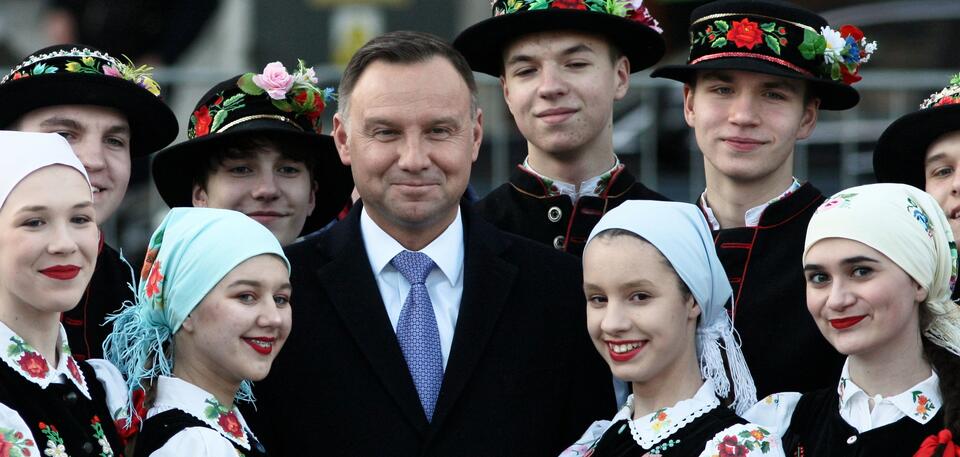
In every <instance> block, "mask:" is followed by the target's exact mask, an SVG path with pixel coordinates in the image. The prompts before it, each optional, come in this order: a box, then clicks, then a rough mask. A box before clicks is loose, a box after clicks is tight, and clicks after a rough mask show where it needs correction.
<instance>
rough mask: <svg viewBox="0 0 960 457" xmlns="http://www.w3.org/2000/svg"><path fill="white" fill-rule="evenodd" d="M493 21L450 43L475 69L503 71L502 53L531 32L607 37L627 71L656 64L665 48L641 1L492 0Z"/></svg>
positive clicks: (659, 32)
mask: <svg viewBox="0 0 960 457" xmlns="http://www.w3.org/2000/svg"><path fill="white" fill-rule="evenodd" d="M492 7H493V17H491V18H489V19H486V20H484V21H482V22H479V23H477V24H474V25H472V26H470V27H469V28H467V29H466V30H464V31H463V32H461V33H460V35H459V36H457V38H456V39H455V40H454V41H453V47H455V48H456V49H457V50H458V51H460V53H462V54H463V56H464V57H466V58H467V62H469V63H470V67H471V68H472V69H473V70H474V71H478V72H480V73H486V74H488V75H492V76H500V75H501V74H502V73H503V51H504V49H506V47H507V46H509V45H510V44H511V43H513V42H514V41H515V40H516V39H517V38H520V37H522V36H524V35H529V34H531V33H538V32H548V31H554V30H573V31H579V32H585V33H590V34H595V35H599V36H603V37H606V38H607V39H608V40H609V42H610V43H611V44H612V45H614V46H616V48H617V49H618V50H619V51H620V52H621V53H622V54H623V55H624V56H626V57H627V59H629V61H630V71H631V72H636V71H640V70H643V69H644V68H648V67H650V66H652V65H654V64H656V63H657V62H658V61H659V60H660V58H661V57H663V53H664V49H665V45H664V41H663V37H661V36H660V34H661V33H662V32H663V30H661V29H660V25H659V23H657V20H656V19H655V18H654V17H653V15H651V14H650V11H649V10H648V9H647V7H646V6H644V4H643V0H493V2H492Z"/></svg>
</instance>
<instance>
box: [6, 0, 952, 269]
mask: <svg viewBox="0 0 960 457" xmlns="http://www.w3.org/2000/svg"><path fill="white" fill-rule="evenodd" d="M644 3H645V4H646V5H647V7H648V8H649V9H650V10H651V12H652V13H653V15H654V16H655V17H656V18H657V19H658V20H659V21H660V25H661V26H662V27H663V29H664V37H665V39H666V41H667V56H666V57H665V58H664V60H663V61H662V62H661V63H662V64H666V63H681V62H683V61H685V60H686V55H687V51H688V37H687V25H688V21H689V15H690V12H691V11H692V10H693V9H694V8H696V7H697V6H699V5H701V4H703V3H705V2H704V1H691V0H647V1H645V2H644ZM795 3H798V4H800V5H803V6H805V7H807V8H810V9H812V10H814V11H817V12H819V13H821V14H822V15H823V16H825V17H826V18H827V20H828V22H829V23H830V24H831V25H833V26H834V28H838V27H839V26H840V25H843V24H853V25H857V26H859V27H860V28H861V29H862V30H863V31H864V33H865V35H866V36H867V38H868V40H876V41H877V43H878V45H879V46H878V50H877V52H876V54H874V56H873V57H872V58H871V60H870V62H869V63H868V64H866V65H864V67H863V68H862V71H861V73H860V74H861V75H862V76H863V80H862V81H860V82H859V83H857V84H856V85H855V87H856V88H857V89H859V90H860V93H861V95H862V100H861V102H860V104H859V105H858V106H857V107H856V108H854V109H852V110H848V111H843V112H830V111H821V113H820V120H819V122H818V125H817V128H816V131H815V132H814V134H813V136H812V137H811V138H810V139H808V140H806V141H804V142H801V143H800V145H799V147H798V150H797V153H796V155H795V160H796V176H797V177H799V178H801V179H802V180H803V179H806V180H810V181H812V182H813V183H814V184H815V185H816V186H817V187H819V188H820V190H821V191H823V192H824V193H825V194H827V195H829V194H830V193H833V192H835V191H837V190H839V189H842V188H845V187H849V186H853V185H857V184H861V183H867V182H872V181H873V172H872V150H873V146H874V143H875V141H876V139H877V137H879V136H880V133H881V132H882V131H883V129H884V128H886V126H887V125H889V123H890V122H892V121H893V120H894V119H896V118H897V117H899V116H901V115H903V114H905V113H907V112H910V111H914V110H916V109H917V108H918V106H919V104H920V102H921V101H923V99H925V98H926V97H927V96H928V95H929V94H930V93H931V92H934V91H936V90H939V89H941V88H942V87H944V86H946V85H947V82H948V81H949V78H950V76H951V75H952V74H955V73H957V72H958V71H960V58H958V51H957V49H955V48H954V44H956V43H958V42H960V1H958V0H872V1H871V0H857V1H846V0H799V1H796V2H795ZM489 16H490V2H489V0H445V1H442V0H273V1H265V0H0V70H2V71H3V74H6V73H7V71H8V69H9V68H10V67H11V66H13V65H16V64H17V63H19V61H20V59H22V58H23V57H25V56H27V55H28V54H29V53H31V52H33V51H35V50H38V49H40V48H42V47H44V46H47V45H49V44H55V43H63V42H76V43H84V44H89V45H92V46H96V47H99V48H101V49H104V50H106V51H107V52H108V53H110V54H111V55H114V56H120V55H127V56H129V57H130V58H131V59H133V61H134V62H135V63H137V64H149V65H152V66H154V67H156V70H155V76H156V79H157V80H158V81H159V82H160V83H161V86H162V87H163V90H164V96H165V98H166V100H167V102H168V103H169V104H170V105H171V107H172V108H173V110H174V112H175V113H176V114H177V116H178V118H179V121H180V125H181V133H180V138H179V139H178V140H177V141H181V140H183V139H184V137H185V135H184V133H183V130H184V128H185V126H186V120H187V118H188V116H189V113H190V112H191V111H193V108H194V105H195V104H196V102H197V100H198V99H199V98H200V96H201V95H203V93H204V92H206V90H207V89H209V88H210V87H212V86H213V85H214V84H215V83H217V82H219V81H222V80H224V79H227V78H229V77H231V76H234V75H238V74H240V73H244V72H247V71H257V72H259V71H260V70H261V69H262V68H263V66H264V65H265V64H267V63H269V62H272V61H276V60H279V61H281V62H283V63H284V64H285V65H286V66H287V68H291V67H293V66H295V65H296V59H297V58H301V59H304V60H305V61H306V62H307V63H308V64H312V65H315V68H316V69H317V72H318V75H319V76H320V79H321V83H322V84H323V85H325V86H332V87H335V86H336V85H337V83H338V81H339V78H340V71H341V69H342V67H343V65H344V64H345V63H346V62H347V61H348V60H349V58H350V56H351V55H352V54H353V51H354V50H356V49H357V48H359V47H360V46H362V45H363V44H364V43H365V42H366V41H367V40H369V39H370V38H372V37H374V36H376V35H378V34H380V33H383V32H386V31H391V30H402V29H410V30H420V31H425V32H431V33H434V34H436V35H439V36H441V37H443V38H446V39H450V40H452V39H453V38H454V37H455V36H456V34H457V33H458V32H459V31H461V30H463V29H464V28H466V27H467V26H469V25H471V24H473V23H475V22H477V21H480V20H482V19H485V18H487V17H489ZM477 77H478V83H479V84H480V87H481V95H480V100H481V106H482V107H483V110H484V118H485V121H486V125H485V138H484V145H483V149H482V150H481V154H480V158H479V160H478V161H477V163H476V165H475V166H474V170H473V175H472V179H471V182H472V185H473V187H474V189H475V190H476V191H477V193H478V194H479V195H481V196H483V195H485V194H486V193H487V192H488V191H489V190H490V189H492V188H493V187H495V186H496V185H499V184H500V183H503V182H505V181H506V180H507V178H508V176H509V174H510V172H511V170H512V169H513V167H514V166H515V165H516V164H517V163H519V162H520V161H522V160H523V157H524V155H525V151H526V142H525V141H524V140H523V138H522V137H521V136H520V134H519V132H518V131H517V130H516V127H515V126H514V124H513V121H512V120H511V118H510V113H509V112H508V111H507V109H506V106H505V105H504V103H503V97H502V95H501V92H500V87H499V84H498V82H497V80H496V79H494V78H491V77H487V76H485V75H479V74H478V75H477ZM333 111H334V110H333V109H329V110H328V112H327V113H326V115H327V118H328V119H327V122H325V124H324V125H325V126H326V130H327V131H329V125H330V122H329V117H330V116H331V115H332V112H333ZM614 122H615V133H614V144H615V148H616V151H617V153H618V154H619V156H620V159H621V161H623V162H624V163H625V164H626V165H627V167H629V169H630V171H631V172H633V173H634V174H635V175H636V176H638V177H639V178H640V179H641V181H643V182H644V183H645V184H647V185H648V186H650V187H652V188H654V189H657V190H658V191H660V192H661V193H663V194H665V195H667V196H668V197H670V198H673V199H675V200H679V201H693V200H694V199H695V198H696V197H697V196H699V194H700V192H702V191H703V187H704V182H703V159H702V156H701V154H700V151H699V150H698V149H697V146H696V142H695V141H694V139H693V135H692V132H691V131H690V130H689V129H688V127H687V125H686V124H685V122H684V120H683V113H682V93H681V86H680V84H679V83H676V82H673V81H668V80H661V79H652V78H650V77H649V72H646V71H645V72H640V73H637V74H634V75H633V78H632V85H631V89H630V92H629V94H628V96H627V97H626V99H625V100H623V101H622V102H620V103H619V104H618V105H617V106H616V108H615V113H614ZM148 160H149V159H143V160H140V161H135V162H134V164H133V168H134V172H133V178H132V181H131V184H130V188H129V190H128V192H127V196H126V198H125V200H124V203H123V207H122V208H121V209H120V211H118V213H117V214H118V215H117V216H115V217H114V218H113V220H112V221H111V223H110V224H109V226H106V227H104V229H105V231H106V233H107V235H108V239H109V240H110V241H111V244H113V245H114V246H118V247H122V248H123V250H124V255H125V256H126V257H128V258H129V259H130V260H131V262H132V263H133V264H134V265H137V264H138V263H139V260H140V259H142V255H143V254H142V252H143V249H144V246H145V245H146V241H147V240H146V239H147V237H148V236H149V234H150V233H151V232H152V230H153V228H154V227H155V226H156V224H157V223H159V220H160V218H162V216H163V214H164V213H165V212H166V209H167V208H166V206H165V205H164V204H163V202H162V201H161V200H160V198H159V195H158V194H157V193H156V191H155V190H154V187H153V183H152V182H150V176H149V162H148Z"/></svg>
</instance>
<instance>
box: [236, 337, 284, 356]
mask: <svg viewBox="0 0 960 457" xmlns="http://www.w3.org/2000/svg"><path fill="white" fill-rule="evenodd" d="M276 340H277V339H276V338H267V337H258V338H243V342H244V343H247V344H249V345H250V347H252V348H253V350H254V351H257V352H259V353H260V354H263V355H267V354H270V353H271V352H273V342H274V341H276Z"/></svg>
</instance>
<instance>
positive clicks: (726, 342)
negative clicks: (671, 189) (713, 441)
mask: <svg viewBox="0 0 960 457" xmlns="http://www.w3.org/2000/svg"><path fill="white" fill-rule="evenodd" d="M611 229H620V230H626V231H628V232H631V233H634V234H636V235H638V236H640V237H641V238H643V239H645V240H647V242H649V243H650V244H652V245H653V246H654V247H655V248H657V250H659V251H660V253H661V254H663V256H664V257H665V258H666V259H667V261H669V262H670V265H671V266H673V269H674V271H676V273H677V276H679V277H680V280H682V281H683V283H684V284H686V286H687V288H688V289H690V293H692V294H693V298H694V299H695V300H696V301H697V304H698V305H700V310H701V313H702V314H701V315H700V321H699V322H698V324H697V356H698V358H699V360H700V372H701V373H702V374H703V376H704V378H706V379H710V380H712V381H713V385H714V387H715V389H716V394H717V395H718V396H720V398H726V396H727V394H728V393H729V392H730V379H728V378H727V371H726V370H725V369H724V366H723V357H722V356H721V354H720V350H721V349H724V351H725V352H726V355H727V363H728V365H729V367H730V376H731V377H732V378H733V389H734V394H735V396H736V398H735V399H734V402H733V405H732V407H733V408H734V409H736V411H737V412H738V413H742V412H743V411H745V410H746V409H747V408H749V407H751V406H753V404H754V403H756V398H757V388H756V386H755V385H754V383H753V377H752V376H751V375H750V369H749V368H747V363H746V361H745V360H744V358H743V353H742V352H740V346H739V344H737V341H736V338H735V337H734V330H733V322H732V321H731V320H730V315H729V314H728V313H727V310H726V307H725V305H726V303H727V302H728V301H730V302H731V303H732V301H733V290H732V289H731V288H730V282H729V280H728V279H727V274H726V272H725V271H724V269H723V264H721V263H720V259H719V258H718V257H717V251H716V248H715V247H714V245H713V236H712V235H711V234H710V229H709V228H708V227H707V221H706V219H704V217H703V213H702V212H701V211H700V209H699V208H697V207H696V206H694V205H691V204H689V203H677V202H661V201H652V200H630V201H627V202H624V203H623V204H622V205H620V206H618V207H616V208H614V209H613V210H611V211H610V212H608V213H607V214H605V215H604V216H603V217H602V218H601V219H600V222H598V223H597V225H596V226H595V227H594V228H593V231H591V232H590V237H589V238H588V239H587V244H588V245H589V244H590V241H592V240H593V239H594V238H595V237H596V236H597V235H599V234H600V233H602V232H604V231H606V230H611ZM721 341H722V344H721Z"/></svg>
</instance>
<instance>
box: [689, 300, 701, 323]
mask: <svg viewBox="0 0 960 457" xmlns="http://www.w3.org/2000/svg"><path fill="white" fill-rule="evenodd" d="M686 306H687V307H688V312H687V317H688V318H690V319H693V320H696V319H697V318H698V317H700V313H701V310H700V304H699V303H697V301H696V300H694V298H693V294H688V295H687V304H686Z"/></svg>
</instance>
